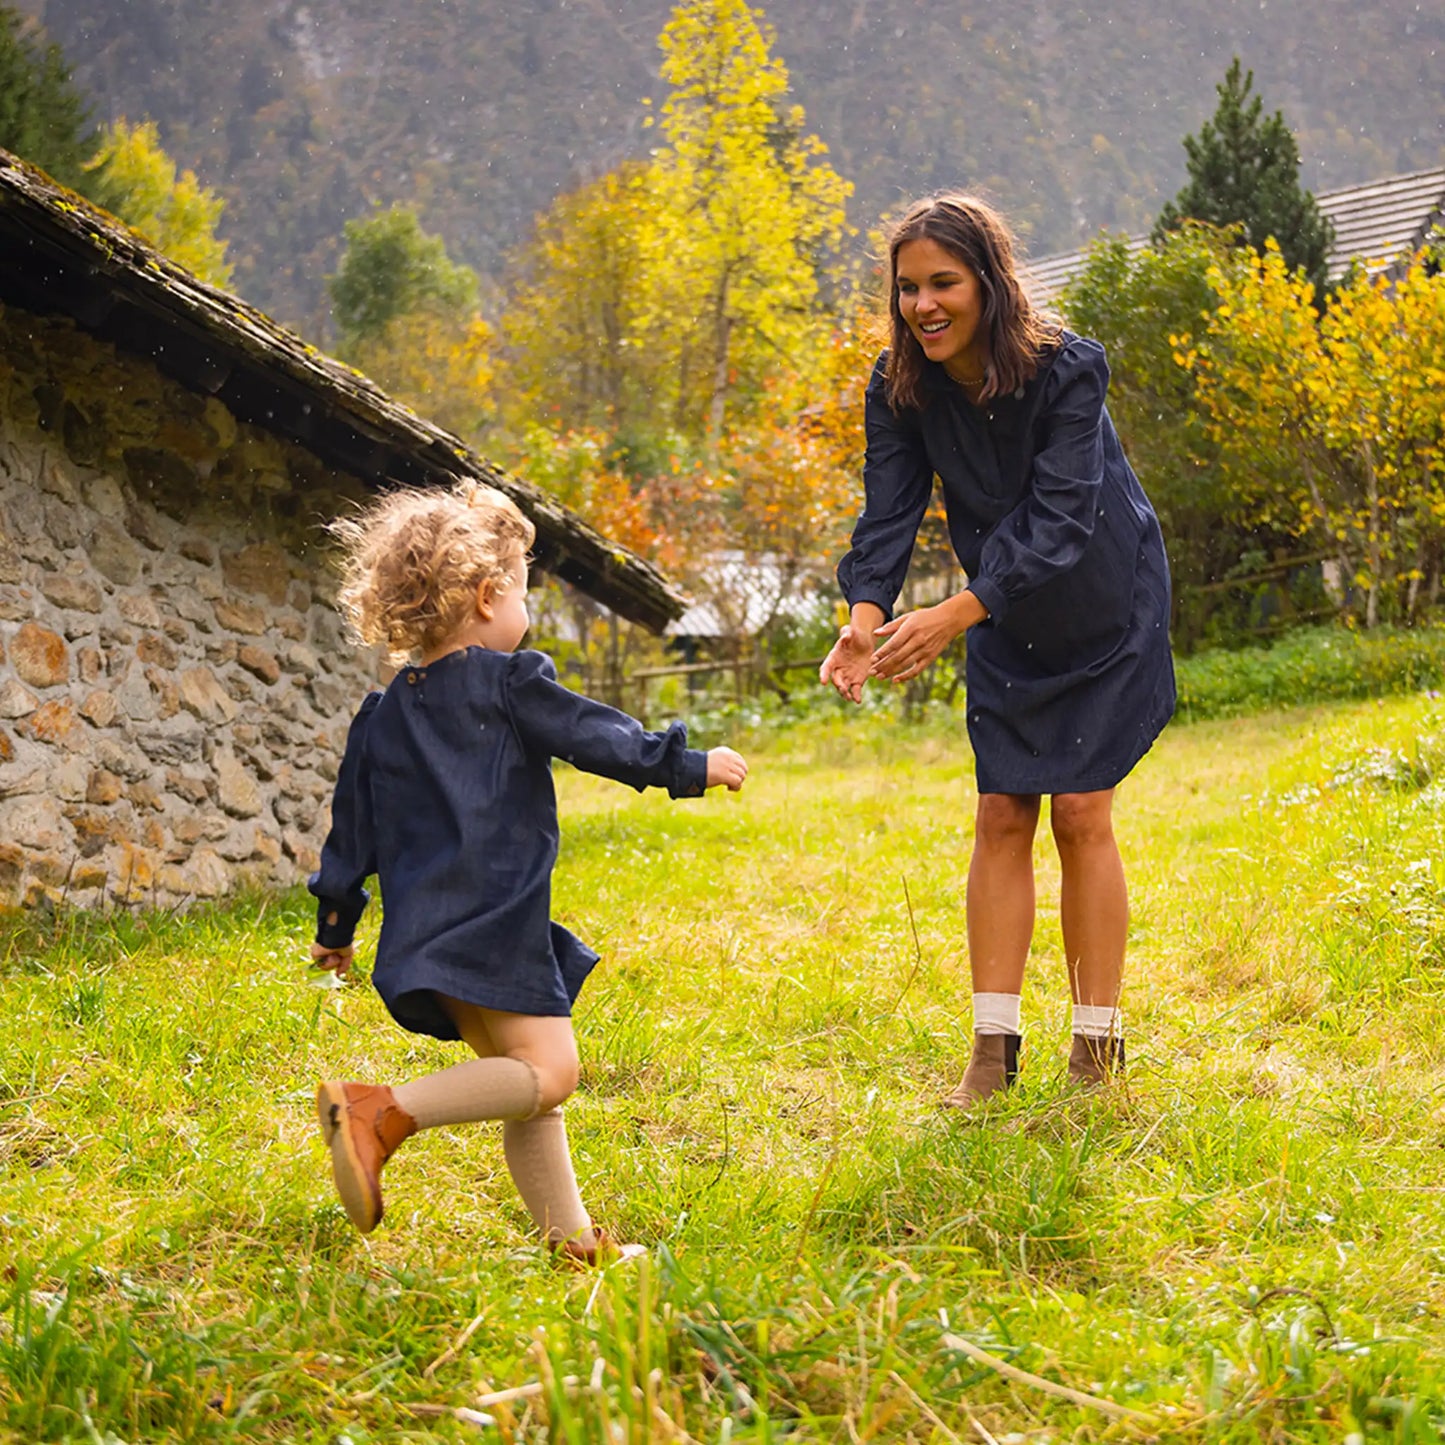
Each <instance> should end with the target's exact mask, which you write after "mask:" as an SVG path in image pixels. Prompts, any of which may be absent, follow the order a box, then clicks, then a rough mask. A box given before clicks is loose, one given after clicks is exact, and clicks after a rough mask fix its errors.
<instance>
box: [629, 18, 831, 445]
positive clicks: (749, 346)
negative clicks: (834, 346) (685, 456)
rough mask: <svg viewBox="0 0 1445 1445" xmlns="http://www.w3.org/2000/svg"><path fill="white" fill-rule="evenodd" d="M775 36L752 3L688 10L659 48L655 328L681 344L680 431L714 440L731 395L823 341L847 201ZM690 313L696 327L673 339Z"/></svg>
mask: <svg viewBox="0 0 1445 1445" xmlns="http://www.w3.org/2000/svg"><path fill="white" fill-rule="evenodd" d="M774 39H775V37H774V35H773V32H772V30H771V29H770V28H769V27H767V26H765V25H764V24H763V23H762V21H761V20H760V17H759V16H758V14H757V12H755V11H754V10H753V9H752V7H751V6H749V5H748V4H747V3H746V0H683V3H681V4H679V5H678V6H677V7H676V8H675V9H674V10H673V13H672V18H671V20H669V21H668V24H667V26H666V28H665V29H664V30H663V32H662V36H661V39H660V42H659V43H660V45H661V47H662V52H663V63H662V77H663V79H664V80H665V81H666V82H667V83H668V86H669V94H668V95H667V98H666V99H665V100H664V102H663V104H662V107H661V111H660V114H659V116H658V120H657V124H658V128H659V129H660V131H661V133H662V140H663V144H662V146H661V148H660V149H659V150H658V151H657V152H656V154H655V156H654V162H653V168H652V178H651V179H652V185H653V187H654V191H655V195H656V197H657V200H658V211H659V217H660V224H659V225H657V226H656V228H655V229H654V231H653V233H652V234H651V236H650V237H649V240H650V242H651V268H650V269H651V271H652V275H653V278H654V282H655V284H654V285H653V286H652V287H651V288H650V289H649V292H648V300H649V301H650V303H651V305H650V307H649V311H648V318H647V321H648V324H647V329H648V330H649V331H650V332H651V333H652V334H653V335H656V336H659V337H667V338H668V339H669V340H674V341H675V342H676V343H678V395H677V402H678V419H679V421H680V422H683V423H691V424H693V425H696V423H697V421H698V420H701V421H702V422H703V424H704V426H705V429H706V433H707V435H708V436H709V437H711V438H714V439H716V438H717V437H718V436H719V435H720V434H721V431H722V426H723V421H724V418H725V416H726V413H727V409H728V402H729V398H730V396H731V395H732V393H733V392H734V391H735V390H737V389H742V388H749V389H752V390H754V391H756V389H757V387H758V385H759V382H760V380H761V378H762V377H763V376H765V375H767V374H768V372H770V371H772V370H773V369H775V368H776V366H777V363H778V361H779V359H780V358H783V357H787V356H790V355H792V356H796V355H797V354H798V352H799V350H800V349H802V348H806V347H807V346H809V345H810V344H816V335H817V331H816V309H817V302H818V298H819V292H820V282H821V280H822V275H823V271H824V268H825V266H826V262H827V257H828V255H829V253H830V252H831V251H832V250H833V249H835V248H836V247H837V246H838V244H839V243H840V242H841V240H842V237H843V234H844V226H845V209H844V208H845V204H846V201H847V198H848V196H849V194H850V193H851V191H852V187H851V186H850V185H849V183H848V182H847V181H845V180H844V179H843V178H842V177H841V176H839V175H838V174H837V172H836V171H834V170H833V168H832V167H831V166H830V165H829V164H828V163H827V161H826V160H824V159H823V157H824V155H825V153H826V149H827V148H826V147H825V146H824V145H823V143H822V141H820V140H819V139H818V138H817V137H816V136H814V135H809V134H807V133H806V132H805V129H804V117H803V110H802V107H801V106H798V105H791V104H789V103H788V101H787V93H788V72H787V67H786V66H785V65H784V64H783V62H782V61H781V60H780V59H778V58H777V57H776V56H774V55H773V54H772V47H773V44H774ZM685 315H692V316H695V317H697V318H698V320H697V324H695V325H694V326H693V327H691V328H688V329H686V330H685V331H678V330H677V329H676V326H677V321H678V319H679V318H680V317H681V316H685ZM669 326H671V327H672V328H674V329H673V330H672V331H671V332H669V331H668V329H667V328H668V327H669ZM699 402H700V403H701V405H700V407H699V405H698V404H699ZM699 411H700V413H701V415H700V417H699V415H698V413H699Z"/></svg>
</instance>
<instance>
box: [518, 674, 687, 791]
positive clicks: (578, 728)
mask: <svg viewBox="0 0 1445 1445" xmlns="http://www.w3.org/2000/svg"><path fill="white" fill-rule="evenodd" d="M506 701H507V710H508V713H509V714H510V716H511V719H512V726H513V728H515V729H516V733H517V736H518V737H519V738H520V739H521V740H522V745H523V747H525V748H527V749H528V750H529V751H531V752H533V753H539V754H545V755H547V756H548V757H553V758H561V759H562V760H563V761H564V762H568V763H571V764H572V766H573V767H574V768H581V769H582V771H583V772H586V773H597V774H599V775H600V776H602V777H604V778H613V779H615V780H616V781H617V782H619V783H629V784H631V786H632V787H634V788H636V789H637V790H638V792H641V791H642V790H643V789H644V788H666V789H667V791H668V792H669V793H670V794H671V795H672V796H673V797H674V798H695V797H698V796H700V795H701V794H702V793H704V792H705V791H706V790H707V754H706V753H704V752H699V751H698V750H697V749H695V748H690V747H688V745H687V728H686V727H685V726H684V725H683V724H682V723H680V722H675V723H673V724H672V726H671V727H670V728H668V729H667V730H666V731H665V732H648V731H647V729H646V728H644V727H643V726H642V724H641V723H640V722H638V721H637V719H636V718H632V717H629V716H628V715H627V714H626V713H625V712H619V711H618V710H617V709H616V708H615V707H608V706H607V704H606V703H601V702H596V701H594V700H593V699H592V698H590V697H583V696H582V695H581V694H580V693H576V692H573V691H572V690H571V689H570V688H566V687H563V686H562V684H561V683H560V682H558V681H557V669H556V667H555V666H554V665H553V663H552V659H551V658H550V657H547V656H546V655H545V654H544V653H540V652H514V653H513V654H512V655H511V657H510V658H509V660H508V664H507V677H506Z"/></svg>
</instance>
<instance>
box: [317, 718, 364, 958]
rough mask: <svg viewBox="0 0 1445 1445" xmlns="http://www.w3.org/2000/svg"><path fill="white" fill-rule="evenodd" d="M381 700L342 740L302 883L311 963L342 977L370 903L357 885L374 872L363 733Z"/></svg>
mask: <svg viewBox="0 0 1445 1445" xmlns="http://www.w3.org/2000/svg"><path fill="white" fill-rule="evenodd" d="M380 701H381V694H380V693H379V692H373V693H370V694H368V695H367V698H366V700H365V701H364V702H363V703H362V704H361V709H360V711H359V712H358V713H357V714H356V717H355V718H354V719H353V720H352V724H351V729H350V731H349V732H348V733H347V735H346V752H345V754H344V755H343V757H342V759H341V768H340V770H339V771H338V772H337V774H336V787H335V789H334V791H333V793H332V797H331V830H330V832H329V833H327V835H326V842H325V844H323V846H322V849H321V867H320V868H319V869H318V870H317V871H316V872H315V873H313V874H312V875H311V877H310V878H308V879H307V881H306V886H307V887H308V888H309V889H310V890H311V892H312V893H313V894H315V895H316V942H315V943H313V944H312V945H311V957H312V959H313V960H314V961H315V963H316V964H317V966H318V967H320V968H329V969H333V970H334V971H335V972H336V973H342V974H344V973H345V972H346V971H347V969H349V968H350V967H351V959H352V952H353V950H352V946H351V938H352V935H353V934H354V933H355V932H356V925H357V922H358V920H359V919H360V918H361V915H362V913H363V912H364V911H365V909H366V905H367V904H368V903H369V902H370V901H371V894H370V893H368V892H367V891H366V889H365V888H363V887H362V886H361V885H362V883H363V882H364V881H365V880H366V878H367V877H369V876H370V875H371V874H372V873H374V872H375V871H376V843H375V838H374V835H373V829H372V824H371V802H370V796H369V792H368V789H367V787H366V780H365V772H366V769H365V766H364V759H365V750H366V728H367V724H368V723H369V722H370V720H371V714H372V713H373V712H374V711H375V709H376V705H377V703H378V702H380Z"/></svg>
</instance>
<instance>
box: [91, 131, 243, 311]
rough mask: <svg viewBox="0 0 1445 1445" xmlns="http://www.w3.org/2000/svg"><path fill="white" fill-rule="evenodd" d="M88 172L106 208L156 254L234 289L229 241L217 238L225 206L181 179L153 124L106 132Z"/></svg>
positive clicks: (189, 176) (186, 175) (191, 178)
mask: <svg viewBox="0 0 1445 1445" xmlns="http://www.w3.org/2000/svg"><path fill="white" fill-rule="evenodd" d="M85 170H86V171H87V172H90V173H93V174H95V175H96V176H97V177H98V187H99V197H100V199H101V201H102V204H104V205H105V206H106V207H107V209H109V210H111V211H113V212H114V213H115V214H116V215H117V216H119V217H120V219H121V220H122V221H124V222H125V223H126V224H127V225H128V226H131V227H132V228H133V229H135V230H137V231H139V232H140V233H141V235H143V236H144V237H145V238H146V240H148V241H149V242H150V243H151V244H152V245H153V246H155V247H156V248H157V249H158V250H160V251H164V252H165V254H166V255H167V256H169V257H170V258H171V260H173V261H175V262H176V263H177V264H178V265H181V266H184V267H185V268H186V269H187V270H189V271H193V272H195V274H196V275H197V276H199V277H200V278H201V279H202V280H203V281H209V282H211V283H212V284H213V285H216V286H226V285H229V284H230V280H231V270H232V267H231V264H230V262H228V261H227V260H226V242H225V241H223V240H221V239H220V238H219V237H218V236H217V235H216V225H217V223H218V222H219V221H220V219H221V212H222V211H224V210H225V207H226V203H225V201H223V200H222V199H221V198H220V197H219V196H218V195H216V194H215V192H214V191H211V190H209V189H207V188H206V187H205V186H202V185H201V184H200V182H199V181H197V179H196V176H195V173H194V172H193V171H182V172H181V173H180V174H179V175H177V173H176V163H175V162H174V161H173V160H172V159H171V158H170V156H168V155H167V154H166V152H165V150H164V149H163V148H162V146H161V140H160V132H159V130H158V129H157V128H156V126H155V124H154V123H153V122H151V121H142V122H141V123H140V124H139V125H134V126H132V125H128V124H127V123H126V122H125V121H124V120H118V121H117V122H116V123H115V124H114V125H113V126H108V127H106V128H105V130H104V131H103V132H102V134H101V138H100V145H99V147H98V148H97V150H96V152H95V154H94V156H92V157H91V159H90V160H89V161H87V162H86V164H85Z"/></svg>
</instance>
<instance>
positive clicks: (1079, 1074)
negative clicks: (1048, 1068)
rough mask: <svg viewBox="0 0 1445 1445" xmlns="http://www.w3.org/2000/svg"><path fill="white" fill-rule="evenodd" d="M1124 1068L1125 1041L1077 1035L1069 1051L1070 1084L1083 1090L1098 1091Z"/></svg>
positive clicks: (1115, 1038) (1115, 1037) (1114, 1037)
mask: <svg viewBox="0 0 1445 1445" xmlns="http://www.w3.org/2000/svg"><path fill="white" fill-rule="evenodd" d="M1123 1067H1124V1040H1123V1039H1121V1038H1119V1037H1117V1036H1113V1037H1110V1038H1106V1039H1093V1038H1089V1037H1088V1036H1087V1035H1085V1034H1075V1035H1074V1042H1073V1045H1072V1046H1071V1047H1070V1049H1069V1082H1070V1083H1072V1084H1077V1085H1078V1086H1079V1088H1081V1089H1097V1088H1098V1087H1099V1086H1100V1085H1101V1084H1107V1083H1108V1082H1109V1080H1110V1079H1111V1078H1112V1077H1113V1076H1114V1075H1115V1074H1117V1073H1119V1072H1121V1071H1122V1070H1123Z"/></svg>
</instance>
